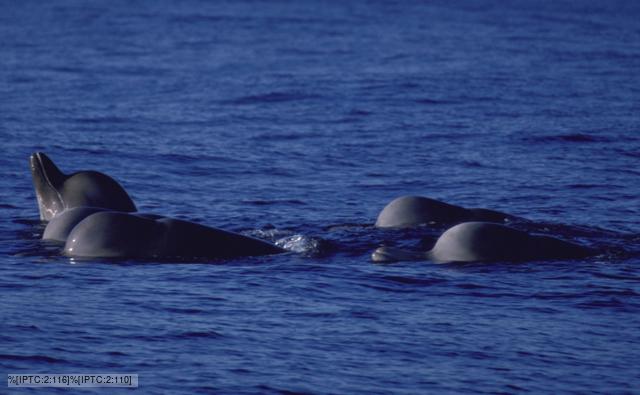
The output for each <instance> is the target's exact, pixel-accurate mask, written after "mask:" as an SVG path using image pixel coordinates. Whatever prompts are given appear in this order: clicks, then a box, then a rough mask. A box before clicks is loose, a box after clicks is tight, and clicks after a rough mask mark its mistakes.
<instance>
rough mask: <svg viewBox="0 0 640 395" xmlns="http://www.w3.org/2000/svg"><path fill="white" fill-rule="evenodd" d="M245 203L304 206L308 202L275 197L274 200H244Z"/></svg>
mask: <svg viewBox="0 0 640 395" xmlns="http://www.w3.org/2000/svg"><path fill="white" fill-rule="evenodd" d="M242 202H243V203H248V204H252V205H254V206H272V205H278V204H285V205H296V206H304V205H305V204H306V203H305V202H303V201H302V200H297V199H274V200H243V201H242Z"/></svg>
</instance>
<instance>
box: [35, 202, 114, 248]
mask: <svg viewBox="0 0 640 395" xmlns="http://www.w3.org/2000/svg"><path fill="white" fill-rule="evenodd" d="M104 210H105V209H103V208H99V207H73V208H70V209H68V210H64V211H62V212H61V213H59V214H58V215H56V216H55V217H53V218H51V220H50V221H49V222H48V223H47V227H46V228H44V233H43V234H42V239H43V240H51V241H60V242H63V243H64V242H65V241H67V236H69V233H71V230H73V228H74V227H75V226H76V225H77V224H78V223H79V222H80V221H82V220H83V219H85V218H86V217H88V216H89V215H91V214H95V213H97V212H99V211H104Z"/></svg>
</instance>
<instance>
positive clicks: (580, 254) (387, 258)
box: [371, 222, 596, 263]
mask: <svg viewBox="0 0 640 395" xmlns="http://www.w3.org/2000/svg"><path fill="white" fill-rule="evenodd" d="M595 254H596V251H595V250H593V249H591V248H587V247H583V246H580V245H578V244H574V243H570V242H567V241H564V240H560V239H556V238H553V237H549V236H537V235H530V234H528V233H527V232H523V231H520V230H517V229H513V228H510V227H508V226H504V225H500V224H496V223H490V222H463V223H461V224H458V225H455V226H453V227H452V228H450V229H448V230H447V231H445V232H444V233H443V234H442V235H441V236H440V237H439V238H438V240H437V241H436V243H435V245H434V246H433V248H432V249H431V250H430V251H427V252H412V251H406V250H401V249H398V248H393V247H380V248H378V249H377V250H375V251H374V252H373V254H372V256H371V259H372V260H373V261H374V262H392V261H406V260H431V261H433V262H436V263H448V262H479V261H487V262H489V261H530V260H558V259H578V258H585V257H588V256H592V255H595Z"/></svg>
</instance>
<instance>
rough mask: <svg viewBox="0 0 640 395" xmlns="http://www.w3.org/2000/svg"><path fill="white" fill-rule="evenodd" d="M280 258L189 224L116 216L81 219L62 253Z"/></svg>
mask: <svg viewBox="0 0 640 395" xmlns="http://www.w3.org/2000/svg"><path fill="white" fill-rule="evenodd" d="M65 215H66V213H64V214H63V216H65ZM281 252H284V250H282V249H280V248H279V247H276V246H275V245H273V244H271V243H268V242H266V241H262V240H258V239H254V238H252V237H248V236H244V235H240V234H237V233H233V232H228V231H224V230H221V229H216V228H211V227H208V226H204V225H200V224H196V223H194V222H189V221H183V220H179V219H172V218H166V217H159V216H154V215H141V214H129V213H124V212H118V211H98V212H96V213H93V214H90V215H88V216H86V217H85V218H83V219H82V220H81V221H80V222H79V223H77V224H76V225H75V226H74V227H73V229H72V230H71V232H70V233H69V235H68V237H67V239H66V243H65V248H64V253H65V254H66V255H67V256H71V257H78V258H198V259H201V258H212V259H227V258H235V257H242V256H258V255H270V254H278V253H281Z"/></svg>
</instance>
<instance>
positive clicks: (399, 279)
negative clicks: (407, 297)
mask: <svg viewBox="0 0 640 395" xmlns="http://www.w3.org/2000/svg"><path fill="white" fill-rule="evenodd" d="M383 279H384V280H387V281H391V282H394V283H398V284H405V285H425V286H430V285H436V284H441V283H444V282H447V280H445V279H442V278H415V277H404V276H384V277H383Z"/></svg>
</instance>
